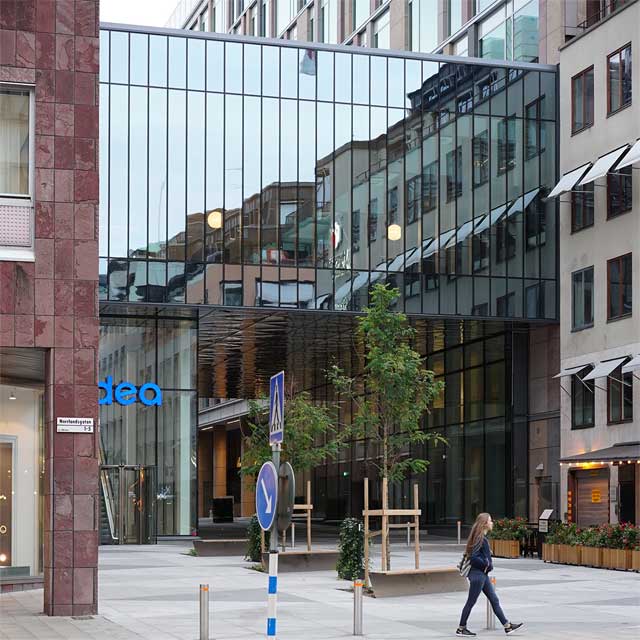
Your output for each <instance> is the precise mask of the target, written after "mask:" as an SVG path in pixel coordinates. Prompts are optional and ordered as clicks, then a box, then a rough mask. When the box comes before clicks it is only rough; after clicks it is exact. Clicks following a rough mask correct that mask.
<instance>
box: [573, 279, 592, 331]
mask: <svg viewBox="0 0 640 640" xmlns="http://www.w3.org/2000/svg"><path fill="white" fill-rule="evenodd" d="M571 282H572V284H571V289H572V296H573V301H572V308H573V311H572V316H573V321H572V326H573V329H574V331H577V330H579V329H587V328H588V327H592V326H593V267H588V268H586V269H582V270H580V271H575V272H574V273H573V274H572V275H571Z"/></svg>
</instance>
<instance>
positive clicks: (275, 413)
mask: <svg viewBox="0 0 640 640" xmlns="http://www.w3.org/2000/svg"><path fill="white" fill-rule="evenodd" d="M283 439H284V371H281V372H280V373H277V374H276V375H275V376H271V384H270V387H269V444H270V445H274V444H282V440H283Z"/></svg>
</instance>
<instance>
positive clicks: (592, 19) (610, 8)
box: [578, 0, 635, 30]
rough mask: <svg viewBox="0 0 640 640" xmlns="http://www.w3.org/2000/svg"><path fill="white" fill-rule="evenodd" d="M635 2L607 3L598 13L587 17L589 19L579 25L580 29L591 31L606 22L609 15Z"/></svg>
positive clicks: (620, 0) (613, 1)
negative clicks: (605, 19)
mask: <svg viewBox="0 0 640 640" xmlns="http://www.w3.org/2000/svg"><path fill="white" fill-rule="evenodd" d="M634 1H635V0H611V1H610V2H605V3H604V4H602V5H601V6H600V9H599V10H598V11H595V12H594V13H591V14H590V15H588V16H587V19H586V20H584V21H583V22H581V23H580V24H579V25H578V29H583V30H586V29H589V27H593V25H594V24H598V22H600V21H601V20H604V18H606V17H607V16H608V15H610V14H612V13H613V12H614V11H616V10H618V9H620V7H623V6H624V5H627V4H631V2H634Z"/></svg>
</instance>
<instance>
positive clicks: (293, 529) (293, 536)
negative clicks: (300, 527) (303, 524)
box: [291, 522, 296, 549]
mask: <svg viewBox="0 0 640 640" xmlns="http://www.w3.org/2000/svg"><path fill="white" fill-rule="evenodd" d="M291 548H292V549H295V548H296V523H295V522H292V523H291Z"/></svg>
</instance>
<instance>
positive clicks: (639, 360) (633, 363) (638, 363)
mask: <svg viewBox="0 0 640 640" xmlns="http://www.w3.org/2000/svg"><path fill="white" fill-rule="evenodd" d="M636 369H640V355H638V356H634V357H633V358H631V360H629V362H627V364H625V365H624V367H622V373H631V372H632V371H635V370H636Z"/></svg>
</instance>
